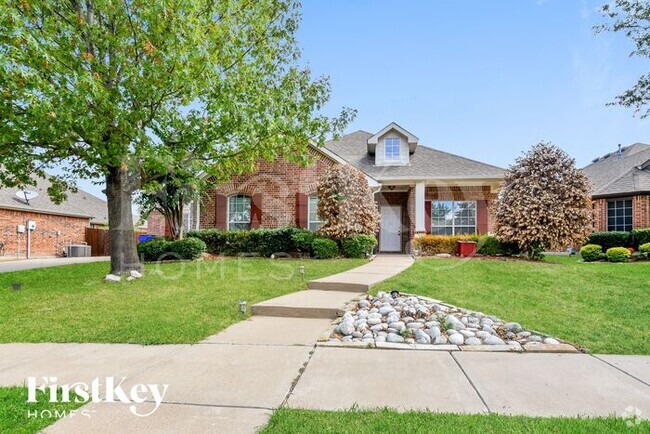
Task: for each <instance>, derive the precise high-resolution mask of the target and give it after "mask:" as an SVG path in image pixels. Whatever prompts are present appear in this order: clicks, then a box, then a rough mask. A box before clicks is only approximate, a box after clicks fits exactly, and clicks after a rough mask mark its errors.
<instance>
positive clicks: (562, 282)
mask: <svg viewBox="0 0 650 434" xmlns="http://www.w3.org/2000/svg"><path fill="white" fill-rule="evenodd" d="M392 289H397V290H399V291H402V292H407V293H413V294H419V295H424V296H428V297H432V298H436V299H439V300H442V301H444V302H446V303H450V304H453V305H456V306H460V307H465V308H468V309H472V310H477V311H481V312H483V313H486V314H489V315H496V316H498V317H500V318H502V319H504V320H507V321H516V322H519V323H521V325H522V326H523V327H525V328H529V329H533V330H537V331H540V332H542V333H547V334H549V335H553V336H555V337H558V338H560V339H564V340H566V341H569V342H572V343H574V344H578V345H582V346H584V347H586V348H588V349H589V350H591V351H592V352H594V353H611V354H650V291H649V289H650V263H647V262H645V263H641V262H636V263H626V264H611V263H581V262H579V258H576V257H568V256H549V257H547V259H545V260H544V261H543V262H527V261H520V260H494V259H470V260H459V259H419V260H418V261H416V263H415V264H414V265H413V266H412V267H411V268H409V269H408V270H406V271H405V272H403V273H401V274H399V275H398V276H395V277H393V278H392V279H389V280H387V281H385V282H383V283H381V284H379V285H377V286H376V287H374V288H373V290H374V292H375V293H376V292H377V291H381V290H383V291H390V290H392Z"/></svg>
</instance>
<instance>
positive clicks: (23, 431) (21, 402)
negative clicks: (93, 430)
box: [0, 387, 83, 434]
mask: <svg viewBox="0 0 650 434" xmlns="http://www.w3.org/2000/svg"><path fill="white" fill-rule="evenodd" d="M36 397H37V400H38V402H35V403H27V388H26V387H0V433H16V434H28V433H29V434H31V433H37V432H39V431H41V430H42V429H43V428H45V427H46V426H48V425H51V424H53V423H54V422H56V421H57V420H58V419H59V418H60V416H63V415H65V414H70V413H69V412H70V411H72V410H75V409H77V408H79V407H81V406H82V405H83V404H79V403H74V402H70V403H54V404H51V403H49V402H48V401H47V400H48V397H49V395H46V394H44V393H43V392H40V391H37V395H36ZM73 417H82V415H81V414H80V413H79V412H77V414H76V415H75V416H73Z"/></svg>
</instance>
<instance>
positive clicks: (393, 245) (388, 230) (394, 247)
mask: <svg viewBox="0 0 650 434" xmlns="http://www.w3.org/2000/svg"><path fill="white" fill-rule="evenodd" d="M379 249H380V250H381V251H382V252H401V251H402V207H401V206H400V205H382V206H381V224H380V230H379Z"/></svg>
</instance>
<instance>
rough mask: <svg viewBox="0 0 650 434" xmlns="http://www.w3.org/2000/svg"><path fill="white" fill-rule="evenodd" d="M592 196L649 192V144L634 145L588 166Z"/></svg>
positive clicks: (586, 170)
mask: <svg viewBox="0 0 650 434" xmlns="http://www.w3.org/2000/svg"><path fill="white" fill-rule="evenodd" d="M583 170H584V172H585V174H586V175H587V177H589V179H590V180H591V182H592V184H593V190H592V193H591V194H592V195H593V196H616V195H622V194H635V193H640V192H650V145H646V144H644V143H635V144H633V145H630V146H626V147H624V148H621V153H620V155H619V153H618V151H615V152H612V153H609V154H607V155H604V156H602V157H600V158H597V159H595V160H594V161H593V162H592V163H591V164H590V165H588V166H587V167H585V168H584V169H583Z"/></svg>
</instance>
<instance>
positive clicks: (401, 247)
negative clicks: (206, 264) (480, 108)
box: [150, 123, 504, 252]
mask: <svg viewBox="0 0 650 434" xmlns="http://www.w3.org/2000/svg"><path fill="white" fill-rule="evenodd" d="M310 153H311V154H312V156H313V164H312V165H310V166H309V167H300V166H298V165H295V164H293V163H290V162H287V161H286V160H283V159H279V160H277V161H275V162H266V161H262V162H260V163H259V165H258V167H257V170H256V171H255V172H254V173H252V174H250V175H245V176H235V177H233V178H232V179H231V180H230V181H229V182H227V183H225V184H221V185H218V186H215V187H214V188H212V189H210V190H209V191H208V192H207V193H206V195H205V198H204V199H203V200H202V201H201V203H200V204H191V205H190V206H188V210H187V219H186V221H185V223H184V226H185V228H186V229H199V228H201V229H207V228H218V229H231V230H236V229H249V228H251V229H252V228H277V227H282V226H287V225H295V226H297V227H301V228H305V229H310V230H315V229H317V228H318V226H319V225H320V223H321V222H320V219H319V217H318V214H317V212H316V209H317V205H318V198H317V196H316V187H317V184H318V179H319V178H320V177H321V176H322V175H323V174H324V173H325V172H327V170H328V169H329V168H330V167H332V166H333V165H337V164H351V165H353V166H354V167H356V168H357V169H358V170H360V171H361V172H363V173H364V174H365V175H366V179H367V180H368V182H369V184H370V187H371V188H372V190H373V191H374V194H375V198H376V202H377V205H378V207H379V211H380V215H381V221H380V232H379V234H378V235H379V236H378V239H379V251H382V252H408V251H410V249H411V243H410V241H411V240H412V239H413V238H414V237H416V236H418V235H419V234H448V235H452V234H468V233H472V234H473V233H482V234H483V233H488V232H490V230H491V228H492V222H491V219H490V213H489V208H490V206H491V205H492V203H493V201H494V199H495V198H496V193H497V189H498V187H499V184H500V182H501V180H502V178H503V174H504V170H503V169H501V168H499V167H496V166H492V165H489V164H485V163H481V162H478V161H475V160H471V159H468V158H464V157H460V156H458V155H453V154H450V153H447V152H443V151H439V150H436V149H432V148H428V147H426V146H423V145H420V144H419V139H418V138H417V137H416V136H415V135H413V134H412V133H410V132H408V131H407V130H405V129H404V128H402V127H401V126H399V125H397V124H396V123H391V124H389V125H388V126H386V127H385V128H383V129H382V130H381V131H379V132H377V133H374V134H373V133H369V132H365V131H357V132H354V133H351V134H348V135H345V136H343V137H341V138H340V139H338V140H333V141H329V142H326V143H325V146H324V147H323V148H317V147H312V148H310ZM154 220H155V217H154ZM152 226H153V225H152V223H150V227H152Z"/></svg>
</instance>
